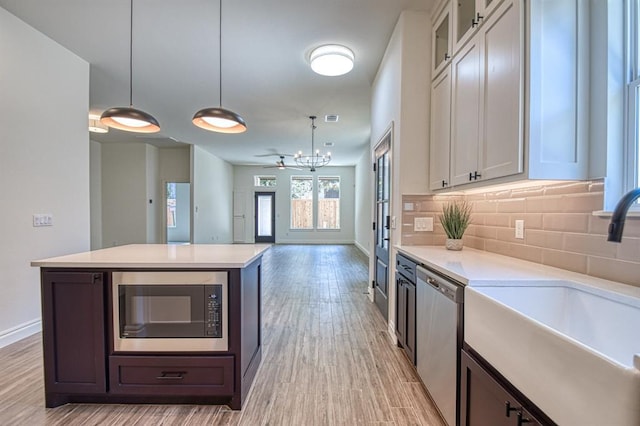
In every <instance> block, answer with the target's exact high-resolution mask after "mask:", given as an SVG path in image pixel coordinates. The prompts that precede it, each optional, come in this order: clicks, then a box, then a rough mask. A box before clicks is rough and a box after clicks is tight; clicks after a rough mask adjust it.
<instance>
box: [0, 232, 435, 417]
mask: <svg viewBox="0 0 640 426" xmlns="http://www.w3.org/2000/svg"><path fill="white" fill-rule="evenodd" d="M262 276H263V291H262V308H263V310H262V312H263V329H262V336H263V359H262V364H261V365H260V367H259V369H258V372H257V375H256V379H255V381H254V384H253V387H252V389H251V391H250V393H249V397H248V399H247V401H246V403H245V405H244V407H243V409H242V410H241V411H233V410H230V409H229V408H228V407H226V406H214V405H119V404H113V405H97V404H67V405H64V406H62V407H57V408H55V409H47V408H45V407H44V390H43V383H42V382H43V371H42V344H41V336H40V334H37V335H34V336H30V337H28V338H26V339H23V340H22V341H20V342H17V343H15V344H13V345H10V346H7V347H6V348H2V349H0V424H2V425H12V426H13V425H17V426H22V425H25V426H32V425H33V426H38V425H65V426H67V425H79V426H88V425H100V426H103V425H106V426H112V425H113V426H115V425H127V426H128V425H142V426H146V425H149V426H160V425H176V426H177V425H181V426H182V425H194V426H195V425H229V426H257V425H277V426H280V425H294V426H299V425H304V426H314V425H318V426H333V425H336V426H338V425H340V426H342V425H355V424H359V425H422V426H443V425H444V423H443V422H442V420H441V419H440V418H439V415H438V413H437V411H436V409H435V408H434V406H433V403H432V402H431V400H430V399H429V397H428V395H427V394H426V392H425V390H424V389H423V388H422V385H421V384H420V382H419V378H418V376H417V375H416V373H415V370H414V368H413V366H412V365H411V364H410V362H409V361H408V359H407V358H406V357H405V356H404V354H403V353H402V351H401V350H400V349H399V348H397V347H395V346H394V345H393V344H392V343H391V339H390V337H389V334H388V332H387V324H386V323H385V321H384V319H383V318H382V315H380V313H379V312H378V311H377V308H376V307H375V305H374V304H372V303H371V302H370V301H369V298H368V295H367V294H366V293H367V286H368V263H367V259H366V257H365V256H364V255H363V254H362V253H361V252H360V251H359V250H358V249H357V248H355V247H354V246H349V245H329V246H322V245H296V246H293V245H292V246H289V245H277V246H274V247H273V248H272V249H271V250H269V251H268V252H267V253H266V254H265V257H264V261H263V270H262Z"/></svg>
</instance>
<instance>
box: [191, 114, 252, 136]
mask: <svg viewBox="0 0 640 426" xmlns="http://www.w3.org/2000/svg"><path fill="white" fill-rule="evenodd" d="M193 124H195V125H196V126H198V127H200V128H201V129H205V130H211V131H212V132H219V133H242V132H244V131H245V130H247V125H246V123H245V122H244V120H243V119H242V117H240V116H239V115H238V114H236V113H235V112H233V111H229V110H228V109H224V108H204V109H201V110H200V111H198V112H196V114H195V115H194V116H193Z"/></svg>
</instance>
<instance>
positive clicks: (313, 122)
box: [309, 115, 316, 158]
mask: <svg viewBox="0 0 640 426" xmlns="http://www.w3.org/2000/svg"><path fill="white" fill-rule="evenodd" d="M309 118H310V119H311V157H312V158H313V156H314V155H315V154H316V149H315V145H314V142H313V134H314V133H315V130H316V116H315V115H312V116H311V117H309Z"/></svg>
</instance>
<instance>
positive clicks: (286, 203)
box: [234, 166, 355, 244]
mask: <svg viewBox="0 0 640 426" xmlns="http://www.w3.org/2000/svg"><path fill="white" fill-rule="evenodd" d="M234 173H235V178H234V182H235V186H234V190H235V191H236V193H244V195H245V197H246V199H245V206H246V208H247V213H248V214H247V219H246V232H247V237H246V238H245V241H246V242H253V241H254V236H255V232H254V228H255V224H254V219H253V218H254V211H253V210H254V208H255V206H254V193H255V192H256V191H258V192H270V191H274V192H275V193H276V243H280V244H302V243H306V244H309V243H312V244H325V243H326V244H353V243H354V240H355V230H354V226H355V219H354V213H355V167H331V166H327V167H322V168H320V169H318V171H316V172H315V173H311V172H305V171H300V170H292V169H286V170H279V169H265V168H263V167H254V166H235V167H234ZM256 175H259V176H276V182H277V187H275V188H266V187H258V188H255V187H254V186H253V185H254V176H256ZM309 175H312V176H339V177H340V200H341V205H340V227H341V229H340V230H326V229H323V230H315V229H314V230H291V229H289V225H290V217H291V202H290V188H289V185H290V179H291V176H309ZM314 185H315V182H314ZM315 188H316V187H315V186H314V190H316V189H315Z"/></svg>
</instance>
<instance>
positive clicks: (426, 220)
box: [413, 217, 433, 232]
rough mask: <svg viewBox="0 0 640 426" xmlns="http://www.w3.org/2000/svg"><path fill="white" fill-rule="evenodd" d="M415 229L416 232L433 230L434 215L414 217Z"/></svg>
mask: <svg viewBox="0 0 640 426" xmlns="http://www.w3.org/2000/svg"><path fill="white" fill-rule="evenodd" d="M413 230H414V231H415V232H423V231H428V232H433V218H432V217H416V218H414V219H413Z"/></svg>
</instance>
